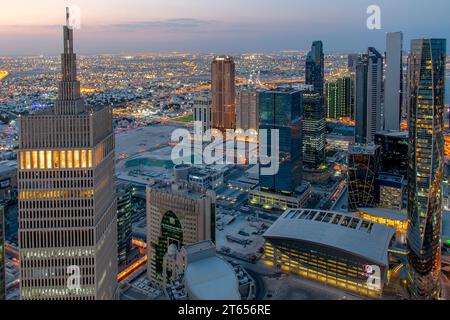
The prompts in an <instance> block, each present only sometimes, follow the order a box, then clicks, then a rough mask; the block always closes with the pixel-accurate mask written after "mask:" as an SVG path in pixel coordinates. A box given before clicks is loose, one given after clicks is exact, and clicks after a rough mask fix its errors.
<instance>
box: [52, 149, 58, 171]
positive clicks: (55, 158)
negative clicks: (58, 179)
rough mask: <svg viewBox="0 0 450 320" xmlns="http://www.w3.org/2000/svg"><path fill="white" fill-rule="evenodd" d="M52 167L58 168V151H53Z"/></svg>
mask: <svg viewBox="0 0 450 320" xmlns="http://www.w3.org/2000/svg"><path fill="white" fill-rule="evenodd" d="M53 168H56V169H58V168H59V151H53Z"/></svg>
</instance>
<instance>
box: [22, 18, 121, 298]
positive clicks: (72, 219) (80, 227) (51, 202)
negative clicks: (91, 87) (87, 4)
mask: <svg viewBox="0 0 450 320" xmlns="http://www.w3.org/2000/svg"><path fill="white" fill-rule="evenodd" d="M68 21H69V19H68ZM61 59H62V80H61V82H60V83H59V94H58V98H57V100H56V101H55V105H54V107H53V108H52V109H48V110H44V111H41V112H38V113H35V114H30V115H26V116H22V117H20V119H19V127H20V131H19V136H20V139H19V158H20V162H19V173H18V175H19V179H18V180H19V249H20V270H21V281H20V286H21V288H20V294H21V298H22V299H24V300H39V299H65V300H67V299H77V300H79V299H83V300H93V299H102V300H104V299H113V298H114V297H115V294H116V288H117V222H116V214H117V213H116V190H115V183H114V176H115V175H114V135H113V128H112V111H111V108H109V107H94V108H90V109H88V108H86V107H85V106H84V103H83V100H82V98H81V97H80V82H79V81H78V80H77V66H76V55H75V53H74V51H73V30H72V29H71V28H70V27H69V26H68V25H66V26H64V53H63V54H62V56H61ZM77 270H78V271H79V273H78V272H77ZM78 274H79V275H80V288H77V287H76V285H75V286H72V285H73V283H72V282H70V281H69V280H71V279H69V276H70V275H75V276H76V275H78ZM74 282H75V284H76V283H77V282H78V281H74ZM69 284H71V285H69Z"/></svg>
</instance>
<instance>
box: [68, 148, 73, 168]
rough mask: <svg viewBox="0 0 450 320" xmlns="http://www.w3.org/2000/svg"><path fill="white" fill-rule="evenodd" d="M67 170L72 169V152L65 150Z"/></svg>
mask: <svg viewBox="0 0 450 320" xmlns="http://www.w3.org/2000/svg"><path fill="white" fill-rule="evenodd" d="M67 168H68V169H72V168H73V161H72V150H67Z"/></svg>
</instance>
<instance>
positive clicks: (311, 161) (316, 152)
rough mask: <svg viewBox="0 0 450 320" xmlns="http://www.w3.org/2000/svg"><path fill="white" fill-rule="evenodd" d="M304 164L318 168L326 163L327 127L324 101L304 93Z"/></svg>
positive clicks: (317, 96) (321, 98)
mask: <svg viewBox="0 0 450 320" xmlns="http://www.w3.org/2000/svg"><path fill="white" fill-rule="evenodd" d="M302 94H303V119H304V120H303V164H305V165H307V166H308V167H311V168H317V167H319V166H320V165H321V164H323V163H324V162H325V145H326V143H327V140H326V127H325V116H326V112H325V106H324V99H323V97H322V96H321V95H320V94H319V93H318V92H314V91H303V92H302Z"/></svg>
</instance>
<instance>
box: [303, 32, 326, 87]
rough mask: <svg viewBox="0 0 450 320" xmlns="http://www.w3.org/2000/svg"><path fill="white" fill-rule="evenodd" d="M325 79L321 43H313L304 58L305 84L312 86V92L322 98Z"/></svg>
mask: <svg viewBox="0 0 450 320" xmlns="http://www.w3.org/2000/svg"><path fill="white" fill-rule="evenodd" d="M324 78H325V58H324V54H323V44H322V41H314V42H313V44H312V46H311V51H310V52H309V53H308V56H307V57H306V66H305V84H309V85H312V86H313V87H314V91H316V92H318V93H320V95H322V96H323V90H324Z"/></svg>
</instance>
